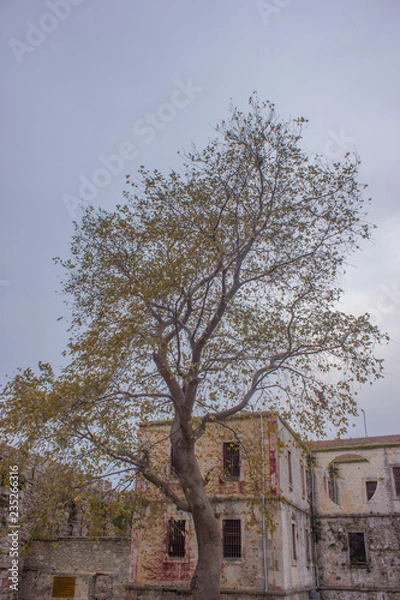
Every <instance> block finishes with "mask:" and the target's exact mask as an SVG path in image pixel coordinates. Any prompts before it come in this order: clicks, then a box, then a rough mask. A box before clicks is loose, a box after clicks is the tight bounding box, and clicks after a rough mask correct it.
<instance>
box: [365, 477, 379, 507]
mask: <svg viewBox="0 0 400 600" xmlns="http://www.w3.org/2000/svg"><path fill="white" fill-rule="evenodd" d="M377 485H378V482H377V481H376V480H372V479H371V480H370V481H366V482H365V492H366V494H367V502H369V500H371V498H372V496H373V495H374V494H375V491H376V487H377Z"/></svg>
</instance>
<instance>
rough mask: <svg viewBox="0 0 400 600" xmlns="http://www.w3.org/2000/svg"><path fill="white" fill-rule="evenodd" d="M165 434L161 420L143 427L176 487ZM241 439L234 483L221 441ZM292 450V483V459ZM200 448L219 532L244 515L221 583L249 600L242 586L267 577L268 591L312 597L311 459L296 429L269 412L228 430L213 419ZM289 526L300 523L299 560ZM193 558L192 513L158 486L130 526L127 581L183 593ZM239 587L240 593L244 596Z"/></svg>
mask: <svg viewBox="0 0 400 600" xmlns="http://www.w3.org/2000/svg"><path fill="white" fill-rule="evenodd" d="M168 435H169V426H168V425H166V424H160V423H159V424H151V425H150V426H148V427H146V428H145V432H144V436H145V437H147V438H148V440H149V443H151V444H152V446H153V445H154V443H155V441H156V440H158V441H159V443H158V455H157V459H156V461H155V465H156V467H157V468H158V470H159V473H160V475H162V476H163V477H168V478H169V479H170V482H171V484H172V485H175V489H176V491H178V489H179V488H178V486H177V484H174V478H173V477H171V471H170V445H169V438H168ZM238 440H240V443H241V465H240V476H239V477H238V478H237V480H232V479H230V478H229V477H228V476H227V475H226V473H225V472H224V469H223V444H224V443H226V442H236V441H238ZM289 448H290V452H291V461H292V473H291V475H292V477H291V482H289V472H288V462H287V450H288V449H289ZM196 453H197V456H198V459H199V463H200V467H201V470H202V474H203V476H204V477H206V478H207V479H208V484H207V491H208V493H209V497H210V498H211V501H212V503H213V506H214V507H215V513H216V515H218V518H219V519H220V522H221V534H222V522H223V520H224V519H240V520H241V531H242V556H241V558H235V559H233V558H230V559H227V558H225V559H223V564H222V573H221V586H222V588H223V590H224V592H225V593H228V591H229V590H230V591H231V592H232V594H233V595H232V594H231V596H232V598H233V597H235V598H236V597H237V598H239V597H240V598H243V599H244V598H247V596H246V595H243V590H248V591H249V592H248V593H250V591H252V593H253V594H260V593H261V592H262V591H263V590H264V589H265V577H266V578H267V582H268V589H269V590H271V592H272V590H274V593H275V594H276V596H277V597H284V595H285V591H286V593H289V591H292V592H293V593H292V595H291V597H292V598H298V599H300V598H301V593H303V594H304V597H305V598H307V600H308V591H304V592H300V591H299V590H309V589H312V588H313V583H314V567H313V564H312V561H311V560H309V559H307V556H306V553H305V552H304V545H305V537H306V536H309V535H310V531H311V521H310V504H309V495H308V491H307V485H306V463H307V461H306V454H305V452H304V449H301V447H300V446H299V444H298V443H297V441H296V439H295V437H294V436H293V433H292V432H291V431H290V430H289V429H288V428H287V427H286V426H285V424H284V423H283V422H282V421H281V420H279V419H278V418H276V417H274V416H270V415H264V416H263V422H262V423H261V420H260V415H251V416H250V415H243V416H241V417H237V418H234V419H231V420H230V421H229V428H226V427H221V426H220V425H217V424H211V425H210V427H209V428H208V430H207V433H206V434H205V435H204V436H203V437H202V438H200V440H199V442H198V443H197V445H196ZM301 465H302V467H301ZM142 485H143V491H145V490H146V488H147V491H148V492H150V491H151V488H149V487H148V486H147V484H146V483H143V484H142ZM262 491H264V497H265V502H264V507H265V511H266V512H267V513H269V514H267V515H266V518H265V521H264V522H263V519H262ZM281 500H283V502H281ZM171 518H174V519H176V520H180V519H185V520H186V521H187V527H186V532H187V535H186V555H185V557H184V558H181V559H176V558H170V557H169V556H168V554H167V523H168V520H169V519H171ZM292 523H295V524H296V528H297V529H296V536H297V538H296V544H297V557H296V558H293V556H292ZM272 525H273V528H272V529H273V531H271V526H272ZM264 553H265V555H266V569H265V565H264V559H263V557H264ZM196 560H197V548H196V539H195V532H194V528H193V524H192V522H191V519H190V518H189V516H188V515H187V514H185V513H180V512H179V511H176V509H175V508H174V507H173V506H172V505H170V504H167V503H166V502H165V500H164V499H162V498H161V496H159V494H158V492H157V491H155V492H154V493H153V496H152V501H151V502H150V504H149V506H148V507H147V508H146V510H145V512H144V513H143V515H142V518H141V519H139V520H138V521H137V525H136V526H134V528H133V538H132V569H131V576H130V581H131V582H132V583H135V584H137V585H139V586H142V588H143V589H145V588H146V587H148V586H150V587H156V588H157V591H155V592H154V593H155V594H157V593H159V594H161V593H162V589H163V588H166V587H169V586H177V587H178V588H179V589H180V590H181V591H182V593H183V589H184V588H187V587H188V585H189V582H190V579H191V576H192V574H193V571H194V568H195V564H196ZM265 571H267V572H266V573H265ZM235 590H236V591H235ZM237 590H242V592H240V594H239V596H237V594H238V593H239V592H238V591H237ZM132 593H133V592H132ZM141 593H142V594H144V595H143V596H140V595H138V596H137V597H138V598H142V597H143V598H146V600H147V598H150V597H151V594H152V593H153V592H152V591H151V590H150V589H148V590H147V592H146V593H145V592H144V591H142V592H141ZM149 594H150V596H149ZM235 594H236V595H235ZM296 594H297V595H296ZM299 594H300V595H299ZM156 597H157V596H156ZM166 597H167V596H166ZM252 597H254V596H252ZM266 597H268V596H266ZM272 597H273V596H272ZM157 598H158V597H157Z"/></svg>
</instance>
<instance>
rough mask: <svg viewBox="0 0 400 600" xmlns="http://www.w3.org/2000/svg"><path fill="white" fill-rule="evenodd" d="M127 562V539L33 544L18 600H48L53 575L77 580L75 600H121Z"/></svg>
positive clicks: (123, 592) (74, 539)
mask: <svg viewBox="0 0 400 600" xmlns="http://www.w3.org/2000/svg"><path fill="white" fill-rule="evenodd" d="M129 559H130V543H129V538H120V539H117V538H113V539H112V538H111V539H104V538H103V539H99V540H90V539H87V538H81V539H76V538H68V539H59V540H57V541H50V540H47V541H34V542H32V543H31V545H30V550H29V553H28V554H27V556H26V558H25V565H24V574H23V585H22V594H21V596H20V598H19V600H48V599H49V598H51V591H52V585H53V578H54V577H55V576H61V577H76V587H75V596H74V600H123V599H124V598H125V588H124V584H125V583H126V581H127V579H128V572H129Z"/></svg>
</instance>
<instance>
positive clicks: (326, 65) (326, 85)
mask: <svg viewBox="0 0 400 600" xmlns="http://www.w3.org/2000/svg"><path fill="white" fill-rule="evenodd" d="M0 22H1V25H0V29H1V44H2V46H1V59H0V60H1V72H2V82H3V85H2V93H1V96H0V97H1V102H2V105H3V107H2V108H3V110H2V111H1V121H2V123H1V125H2V127H1V130H2V135H1V159H2V160H1V177H0V186H1V262H0V305H1V317H0V318H1V322H0V327H1V330H0V334H1V340H2V344H1V378H2V381H4V379H5V375H6V374H10V375H12V374H13V372H15V369H16V368H17V367H18V366H23V367H26V366H35V365H36V364H37V362H38V360H44V361H50V362H51V363H52V364H54V365H56V366H57V365H60V364H61V362H62V359H61V352H62V351H63V349H64V347H65V345H66V343H67V339H68V338H67V333H66V325H65V323H64V322H63V321H57V318H58V317H60V316H62V315H68V311H67V308H66V307H65V306H64V304H63V301H62V297H61V296H60V295H57V294H56V293H55V291H56V290H57V289H58V288H59V277H60V275H61V272H60V270H59V268H57V267H55V266H54V265H53V263H52V258H53V257H55V256H60V255H61V256H64V257H65V256H66V255H67V253H68V249H69V240H70V237H71V233H72V221H73V219H74V218H75V219H76V218H79V214H80V211H79V203H80V202H81V200H82V199H83V200H84V201H88V202H91V203H92V204H94V205H95V206H102V207H104V208H108V209H112V208H113V207H114V206H115V204H116V203H118V202H122V201H123V197H122V191H123V190H124V189H126V188H125V175H126V174H128V173H129V174H131V175H132V176H134V174H135V172H136V171H137V169H138V167H139V165H141V164H145V165H146V166H149V167H157V168H159V169H160V170H168V169H169V168H170V167H173V166H175V165H176V164H177V161H178V159H177V154H176V152H177V151H178V150H182V149H184V148H189V146H190V143H191V141H194V142H196V144H197V145H198V146H199V147H201V146H202V145H204V143H205V142H206V140H207V138H208V137H210V136H212V135H213V130H212V127H213V126H214V125H215V124H216V123H217V122H218V121H219V120H221V119H222V118H224V117H225V116H227V113H228V107H229V104H230V99H231V98H232V99H233V102H234V103H235V104H238V105H240V106H243V107H245V103H246V101H247V98H248V97H249V96H250V94H251V93H252V92H253V90H257V91H258V94H259V96H260V98H262V99H268V100H271V101H273V102H274V103H275V104H276V108H277V112H278V113H279V114H280V115H281V116H282V117H293V118H294V117H297V116H303V117H305V118H308V119H309V120H310V124H309V126H308V129H307V131H306V134H305V138H304V146H305V147H306V148H307V149H308V150H309V151H310V152H311V153H314V152H318V153H322V154H325V155H326V156H327V157H328V158H329V159H331V160H334V159H339V158H340V156H342V155H343V154H344V153H345V152H346V151H348V150H350V151H351V150H353V148H356V150H357V152H358V153H359V155H360V157H361V160H362V170H361V180H362V181H364V182H365V183H368V184H369V189H368V192H367V194H368V196H371V197H372V200H373V202H372V205H371V209H370V220H371V221H373V222H375V223H376V224H377V225H378V229H377V230H376V232H375V236H374V241H373V243H371V242H370V243H366V244H365V245H364V246H363V250H362V252H361V253H359V254H358V255H355V256H354V257H353V258H352V260H351V263H352V266H351V267H350V268H349V270H348V273H347V276H346V278H345V280H344V288H345V290H346V295H345V298H344V304H343V306H344V308H346V309H351V310H352V311H353V312H356V313H360V312H365V311H367V310H369V311H370V312H371V314H372V316H373V320H374V322H375V323H377V324H379V326H380V327H381V328H382V329H384V330H386V331H388V332H389V334H390V336H391V338H392V342H391V343H390V345H389V346H388V347H387V348H385V349H383V350H381V355H384V356H385V357H386V368H387V376H386V378H385V379H384V380H383V381H380V382H378V383H377V384H375V385H374V386H372V387H369V388H368V389H365V390H364V389H363V390H362V391H360V394H359V402H360V407H361V408H363V409H364V410H365V414H366V416H367V426H368V433H369V434H370V435H380V434H385V433H400V419H399V406H398V404H399V403H398V398H399V388H400V374H399V368H398V365H399V363H400V323H399V315H400V208H399V205H398V189H399V170H400V169H399V165H398V161H399V155H400V152H399V139H400V135H399V134H400V127H399V110H398V107H399V105H400V104H399V88H400V84H399V77H398V70H399V64H400V56H399V54H400V52H399V48H400V44H399V33H398V32H399V29H400V3H399V1H398V0H379V1H378V0H335V2H328V1H321V0H264V1H259V2H257V1H256V0H254V1H253V0H202V1H201V2H199V1H198V2H193V1H192V2H190V1H188V0H170V1H169V2H166V1H162V0H158V1H156V0H146V1H145V2H144V1H141V2H139V0H116V1H114V2H109V1H107V0H47V1H46V0H2V2H1V8H0ZM354 424H355V426H354V427H353V428H351V429H350V430H349V435H351V436H359V435H363V434H364V424H363V419H362V416H361V417H359V418H358V419H355V420H354Z"/></svg>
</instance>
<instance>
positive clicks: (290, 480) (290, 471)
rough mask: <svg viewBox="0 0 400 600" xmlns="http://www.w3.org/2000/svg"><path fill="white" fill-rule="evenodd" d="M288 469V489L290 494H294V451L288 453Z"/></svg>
mask: <svg viewBox="0 0 400 600" xmlns="http://www.w3.org/2000/svg"><path fill="white" fill-rule="evenodd" d="M287 467H288V489H289V492H293V464H292V451H291V450H288V451H287Z"/></svg>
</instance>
